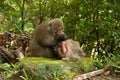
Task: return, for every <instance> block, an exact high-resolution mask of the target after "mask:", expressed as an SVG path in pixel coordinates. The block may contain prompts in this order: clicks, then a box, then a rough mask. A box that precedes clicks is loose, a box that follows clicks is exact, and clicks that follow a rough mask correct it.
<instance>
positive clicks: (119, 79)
mask: <svg viewBox="0 0 120 80" xmlns="http://www.w3.org/2000/svg"><path fill="white" fill-rule="evenodd" d="M86 80H120V75H109V76H105V75H103V74H102V75H98V76H95V77H92V78H89V79H86Z"/></svg>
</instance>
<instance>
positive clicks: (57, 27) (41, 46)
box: [30, 18, 67, 58]
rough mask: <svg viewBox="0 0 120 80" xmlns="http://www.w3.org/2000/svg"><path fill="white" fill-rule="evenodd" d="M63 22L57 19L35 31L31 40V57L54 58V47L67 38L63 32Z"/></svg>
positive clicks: (44, 23) (43, 24) (45, 23)
mask: <svg viewBox="0 0 120 80" xmlns="http://www.w3.org/2000/svg"><path fill="white" fill-rule="evenodd" d="M62 29H63V22H62V21H61V20H60V19H58V18H56V19H52V20H49V21H46V22H43V23H41V24H40V25H38V26H37V27H36V28H35V30H34V31H33V34H32V38H31V40H30V49H31V54H30V56H36V57H48V58H52V57H55V56H56V55H55V54H54V46H55V45H56V44H57V43H58V42H59V41H62V40H65V38H67V36H66V35H65V34H64V33H63V32H62Z"/></svg>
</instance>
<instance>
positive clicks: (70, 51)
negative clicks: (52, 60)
mask: <svg viewBox="0 0 120 80" xmlns="http://www.w3.org/2000/svg"><path fill="white" fill-rule="evenodd" d="M55 51H56V54H58V55H59V57H60V58H61V59H62V60H63V61H66V62H68V61H78V60H79V59H80V57H83V56H85V53H84V52H83V50H82V49H81V48H80V44H79V42H78V41H75V40H72V39H67V40H64V41H62V42H61V46H59V47H55Z"/></svg>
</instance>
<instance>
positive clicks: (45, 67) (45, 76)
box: [17, 57, 95, 80]
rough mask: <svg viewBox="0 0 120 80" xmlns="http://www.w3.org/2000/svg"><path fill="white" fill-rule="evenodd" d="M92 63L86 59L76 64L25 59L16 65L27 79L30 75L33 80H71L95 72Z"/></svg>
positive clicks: (38, 58)
mask: <svg viewBox="0 0 120 80" xmlns="http://www.w3.org/2000/svg"><path fill="white" fill-rule="evenodd" d="M93 62H94V60H93V59H91V58H88V57H85V58H80V60H79V61H77V62H64V61H62V60H55V59H49V58H42V57H26V58H24V59H22V60H20V62H19V63H18V64H17V65H18V66H19V67H20V66H22V67H23V69H24V70H25V71H26V73H27V75H28V77H31V75H32V77H33V78H34V79H35V80H72V78H73V77H74V76H76V75H79V74H81V73H85V72H89V71H92V70H95V67H94V66H93ZM22 76H23V77H24V75H22Z"/></svg>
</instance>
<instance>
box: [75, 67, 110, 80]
mask: <svg viewBox="0 0 120 80" xmlns="http://www.w3.org/2000/svg"><path fill="white" fill-rule="evenodd" d="M107 69H108V68H107V67H106V68H102V69H99V70H97V71H92V72H89V73H85V74H81V75H78V76H75V77H74V78H73V80H83V79H87V78H91V77H94V76H97V75H99V74H102V73H104V72H105V71H106V70H107Z"/></svg>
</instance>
